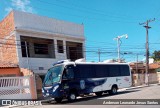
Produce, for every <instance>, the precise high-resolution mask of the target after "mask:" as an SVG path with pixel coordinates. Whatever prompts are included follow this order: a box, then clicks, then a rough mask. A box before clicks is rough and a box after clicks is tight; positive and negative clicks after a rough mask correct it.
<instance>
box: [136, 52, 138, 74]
mask: <svg viewBox="0 0 160 108" xmlns="http://www.w3.org/2000/svg"><path fill="white" fill-rule="evenodd" d="M136 56H137V59H136V62H137V63H136V73H138V54H136Z"/></svg>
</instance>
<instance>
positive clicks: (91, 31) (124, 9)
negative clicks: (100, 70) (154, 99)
mask: <svg viewBox="0 0 160 108" xmlns="http://www.w3.org/2000/svg"><path fill="white" fill-rule="evenodd" d="M12 9H15V10H20V11H25V12H30V13H34V14H38V15H41V16H46V17H50V18H56V19H60V20H64V21H69V22H74V23H77V24H82V23H83V24H84V35H85V38H86V43H85V49H86V59H87V61H99V56H98V51H100V61H104V60H107V59H117V42H116V40H114V38H115V37H117V36H121V35H124V34H127V35H128V39H126V38H121V45H120V53H121V54H120V57H121V58H122V59H125V60H126V61H127V62H134V61H136V60H137V55H138V61H142V60H144V58H145V42H146V29H145V28H144V27H143V26H144V25H140V24H139V23H144V22H146V21H147V20H152V19H154V18H155V21H153V22H150V23H149V26H150V27H152V28H151V29H149V51H150V56H151V55H152V53H153V52H154V51H155V50H160V0H0V20H2V19H3V18H4V17H5V16H6V15H7V14H8V13H9V12H10V11H11V10H12Z"/></svg>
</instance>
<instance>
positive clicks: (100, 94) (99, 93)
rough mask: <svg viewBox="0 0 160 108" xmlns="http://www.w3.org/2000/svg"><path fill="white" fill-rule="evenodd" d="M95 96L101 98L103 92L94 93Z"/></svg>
mask: <svg viewBox="0 0 160 108" xmlns="http://www.w3.org/2000/svg"><path fill="white" fill-rule="evenodd" d="M95 94H96V95H97V96H102V94H103V92H96V93H95Z"/></svg>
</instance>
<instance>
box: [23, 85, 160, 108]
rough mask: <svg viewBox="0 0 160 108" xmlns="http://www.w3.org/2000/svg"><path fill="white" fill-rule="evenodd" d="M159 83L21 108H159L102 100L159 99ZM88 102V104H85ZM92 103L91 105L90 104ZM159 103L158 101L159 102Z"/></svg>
mask: <svg viewBox="0 0 160 108" xmlns="http://www.w3.org/2000/svg"><path fill="white" fill-rule="evenodd" d="M159 90H160V85H152V86H149V87H143V88H134V89H127V90H121V91H119V92H118V94H116V95H109V94H104V95H103V96H99V97H98V96H95V95H92V96H87V97H83V98H78V99H77V100H76V101H75V102H72V103H70V102H68V101H67V100H64V101H63V102H62V103H61V104H57V103H56V102H55V101H52V102H50V103H48V102H42V106H23V108H29V107H34V108H52V107H54V108H63V107H69V108H75V107H76V108H82V107H83V108H97V107H98V108H106V107H109V108H110V107H111V108H133V107H134V108H135V107H136V108H137V107H138V108H143V107H144V108H160V105H103V101H104V100H107V99H131V100H132V99H159V100H160V91H159ZM102 99H103V101H102V104H99V105H97V104H96V102H97V101H99V100H100V101H101V100H102ZM88 103H90V105H87V104H88ZM92 104H93V105H92ZM159 104H160V103H159Z"/></svg>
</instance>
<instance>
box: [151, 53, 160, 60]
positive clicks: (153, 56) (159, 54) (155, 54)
mask: <svg viewBox="0 0 160 108" xmlns="http://www.w3.org/2000/svg"><path fill="white" fill-rule="evenodd" d="M152 58H153V59H154V61H160V50H159V51H157V50H155V51H154V52H153V54H152Z"/></svg>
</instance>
